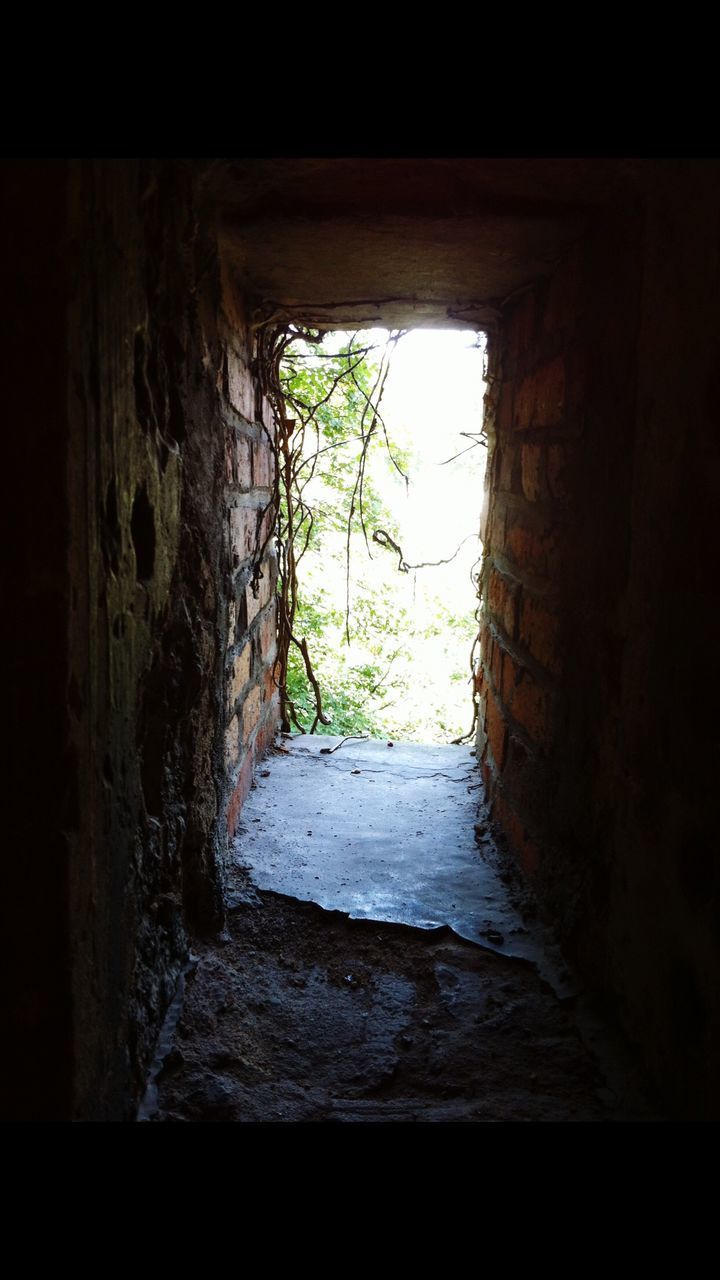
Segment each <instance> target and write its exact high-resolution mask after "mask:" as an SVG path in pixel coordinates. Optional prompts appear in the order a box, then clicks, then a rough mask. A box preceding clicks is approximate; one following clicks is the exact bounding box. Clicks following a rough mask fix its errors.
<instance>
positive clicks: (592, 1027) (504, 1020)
mask: <svg viewBox="0 0 720 1280" xmlns="http://www.w3.org/2000/svg"><path fill="white" fill-rule="evenodd" d="M339 741H340V739H336V738H327V737H314V738H313V737H304V738H303V737H298V738H295V739H293V740H291V741H288V740H287V739H286V740H285V745H284V746H283V747H282V748H280V749H279V750H277V749H276V750H275V751H274V752H272V753H271V754H270V757H269V759H268V760H267V761H266V762H265V763H264V764H263V766H261V768H260V770H259V776H258V779H257V784H256V786H255V787H254V789H253V790H252V792H251V794H250V796H249V797H248V800H247V802H246V805H245V808H244V810H243V814H242V826H241V829H240V834H239V838H238V840H237V842H236V845H235V859H236V865H235V867H234V868H231V870H230V875H229V885H228V888H229V894H228V899H227V908H228V916H227V929H226V930H225V931H224V932H223V933H222V934H220V935H219V936H218V937H217V939H215V940H212V941H210V940H208V941H206V942H204V943H202V944H198V951H197V954H196V955H195V956H194V957H193V958H192V960H191V963H190V964H189V965H188V969H187V972H186V983H185V988H184V991H181V992H179V993H178V997H177V1000H176V1001H175V1004H174V1006H173V1008H172V1009H171V1011H170V1014H169V1016H168V1021H167V1025H166V1028H165V1032H164V1035H163V1037H162V1038H161V1043H160V1045H159V1048H158V1054H157V1056H156V1061H155V1063H154V1066H153V1071H152V1073H151V1079H150V1082H149V1085H148V1091H147V1095H146V1100H145V1103H144V1104H143V1109H142V1112H141V1117H140V1118H141V1119H144V1120H156V1121H161V1122H203V1123H204V1122H207V1121H212V1122H243V1123H247V1122H250V1123H261V1124H264V1123H277V1122H284V1123H288V1122H289V1123H306V1122H313V1123H317V1122H327V1121H342V1122H352V1123H365V1122H373V1123H387V1122H390V1123H405V1122H408V1121H409V1122H413V1123H415V1122H431V1123H447V1122H451V1123H464V1122H468V1121H470V1122H476V1121H517V1120H531V1121H536V1120H537V1121H547V1120H551V1121H556V1120H560V1121H568V1120H570V1121H605V1120H635V1119H648V1118H653V1117H652V1113H651V1112H650V1111H648V1109H647V1106H646V1104H645V1101H644V1099H643V1097H642V1096H641V1092H639V1091H638V1088H637V1081H636V1078H635V1073H634V1067H633V1064H632V1062H631V1061H630V1060H629V1059H628V1058H627V1055H626V1054H625V1051H624V1049H623V1046H622V1045H620V1044H618V1043H617V1041H616V1040H615V1039H614V1038H613V1037H612V1036H610V1037H608V1034H607V1030H606V1028H605V1026H604V1025H603V1023H602V1022H601V1021H600V1020H599V1018H598V1017H597V1016H596V1013H595V1011H594V1010H593V1008H592V1006H591V1005H589V1004H588V1001H587V1000H586V998H585V997H584V996H583V995H582V993H576V992H575V991H573V990H569V988H570V986H571V979H570V977H569V975H568V974H567V973H566V972H565V973H564V972H563V971H562V968H561V961H560V960H559V959H558V957H557V956H556V955H555V953H554V952H553V950H552V947H549V948H548V947H547V946H546V942H547V939H545V937H544V935H543V932H542V930H541V929H540V928H539V926H538V925H537V923H536V922H534V920H533V919H532V917H528V916H527V913H526V916H523V914H522V913H521V911H520V906H521V905H523V902H522V896H521V895H519V893H518V890H517V886H516V883H515V880H514V878H513V875H512V874H510V873H509V871H508V867H507V864H506V861H505V860H504V859H503V858H502V857H501V856H500V854H499V852H498V850H497V849H496V848H495V847H494V845H493V843H492V839H491V837H490V834H489V830H488V825H487V821H486V815H485V813H484V808H483V800H482V788H481V786H480V783H479V778H478V771H477V767H476V765H475V760H474V757H473V756H472V755H471V753H470V751H469V750H468V749H467V748H464V747H434V746H433V747H426V746H415V745H410V746H408V745H400V744H397V745H394V746H390V745H389V744H388V743H386V742H346V743H344V744H343V745H342V746H341V747H339V749H338V750H337V751H332V754H329V751H331V750H332V748H333V747H334V746H335V745H336V744H337V743H338V742H339ZM524 905H527V904H524ZM551 987H552V988H554V989H551Z"/></svg>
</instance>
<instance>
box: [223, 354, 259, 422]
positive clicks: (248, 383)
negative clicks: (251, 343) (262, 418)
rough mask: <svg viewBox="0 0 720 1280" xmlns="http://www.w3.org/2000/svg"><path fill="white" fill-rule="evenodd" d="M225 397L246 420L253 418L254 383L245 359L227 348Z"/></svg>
mask: <svg viewBox="0 0 720 1280" xmlns="http://www.w3.org/2000/svg"><path fill="white" fill-rule="evenodd" d="M227 398H228V400H229V401H230V404H231V405H232V407H233V409H235V410H236V411H237V413H239V414H240V415H241V417H243V418H245V420H246V421H247V422H253V421H254V419H255V383H254V380H253V377H252V375H251V373H250V370H249V369H248V367H247V365H246V364H245V361H244V360H243V359H242V358H241V357H240V356H239V355H238V354H237V352H235V351H233V350H232V348H231V347H229V348H228V350H227Z"/></svg>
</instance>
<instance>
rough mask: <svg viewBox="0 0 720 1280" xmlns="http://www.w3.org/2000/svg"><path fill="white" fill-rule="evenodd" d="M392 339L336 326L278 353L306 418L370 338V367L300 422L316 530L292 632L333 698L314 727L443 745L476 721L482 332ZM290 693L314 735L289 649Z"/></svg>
mask: <svg viewBox="0 0 720 1280" xmlns="http://www.w3.org/2000/svg"><path fill="white" fill-rule="evenodd" d="M389 338H390V342H389V343H388V339H389ZM393 339H394V335H389V334H388V332H387V331H386V330H366V331H361V332H360V333H355V334H348V333H342V332H336V333H331V334H326V335H325V338H324V340H323V342H322V343H321V344H314V345H308V344H306V343H296V344H294V346H293V349H292V356H291V358H288V359H287V360H286V361H285V362H284V365H283V376H284V379H285V382H284V386H285V388H286V389H287V392H288V408H287V414H288V416H289V417H293V418H295V419H297V416H298V414H300V415H301V418H300V421H303V419H304V418H306V417H307V411H306V408H305V407H304V406H307V405H309V404H311V403H313V402H316V401H318V400H320V399H321V398H322V394H323V393H324V392H325V390H326V388H325V382H324V381H323V378H325V380H326V381H327V383H328V387H329V386H330V379H329V378H328V376H327V375H328V370H329V368H330V367H331V366H332V368H333V369H335V367H336V364H337V361H335V360H333V357H335V356H339V355H340V353H342V352H343V351H345V352H347V351H348V350H353V351H355V350H358V351H360V350H363V349H366V348H368V347H371V348H372V350H371V351H370V352H369V353H368V356H367V357H366V360H367V361H368V365H369V367H368V370H367V371H364V370H363V368H362V367H361V368H360V369H358V370H356V371H355V373H354V375H353V378H352V379H351V380H350V381H349V385H348V383H347V382H346V381H345V380H343V381H342V382H341V383H340V384H339V385H338V386H337V388H336V389H335V390H334V391H333V392H332V394H331V396H330V398H329V400H328V402H327V403H326V404H325V405H324V406H323V407H322V408H321V409H319V410H318V412H317V413H316V414H315V415H313V418H312V421H310V422H308V423H305V442H304V445H303V448H304V451H305V453H306V454H307V458H308V464H307V465H308V467H309V468H310V469H312V478H311V479H310V480H309V482H308V484H307V486H306V487H305V489H304V492H303V501H304V503H305V504H306V505H307V507H308V509H310V510H311V511H312V521H313V528H312V531H311V534H310V540H309V543H308V546H307V550H306V552H305V554H304V556H303V559H302V563H301V565H300V567H299V571H298V592H299V608H298V613H297V619H296V624H297V625H296V627H295V631H296V634H297V635H298V637H299V638H302V637H304V638H306V639H307V641H308V646H309V649H310V652H311V654H312V661H313V667H314V669H315V673H316V675H317V678H318V681H319V683H320V685H321V688H322V692H323V706H324V710H325V712H326V713H327V716H328V720H329V723H328V724H326V725H323V724H322V723H319V724H318V725H317V726H316V729H317V731H319V732H324V733H328V734H335V735H337V734H344V733H360V732H365V733H369V734H370V735H371V736H373V737H384V736H388V737H394V738H397V739H398V740H406V741H416V742H428V743H431V742H437V743H442V742H446V743H447V742H450V741H452V740H453V739H457V738H459V737H461V736H467V735H468V732H469V730H470V728H471V723H472V721H473V679H472V663H471V650H472V646H473V641H474V639H475V637H476V634H477V631H478V621H477V617H476V610H477V606H478V600H477V573H478V571H479V567H480V556H481V544H480V540H479V524H480V510H481V506H482V495H483V485H484V471H485V458H486V448H485V439H484V436H483V397H484V392H485V382H484V361H485V338H484V335H482V334H478V333H476V332H472V331H457V330H447V329H445V330H439V331H434V330H429V329H418V330H411V331H409V332H406V333H404V334H403V335H402V336H401V337H400V338H399V339H398V340H396V341H394V340H393ZM388 346H389V347H390V348H391V349H392V351H391V357H390V360H389V366H388V372H387V377H386V380H385V382H384V387H383V394H382V399H381V401H380V403H379V404H378V403H377V392H376V393H375V394H374V395H373V389H374V388H375V387H377V385H378V380H379V379H380V377H381V373H382V362H383V359H384V358H385V355H386V351H387V350H388ZM337 367H338V368H339V367H340V366H339V364H337ZM353 384H354V385H353ZM368 393H369V395H370V398H371V399H372V406H371V409H370V411H369V412H368V413H367V414H366V416H365V418H364V420H363V410H364V408H365V401H364V399H363V394H366V395H367V394H368ZM376 419H377V421H376ZM373 423H374V429H373V432H372V440H371V443H370V447H369V448H367V449H365V443H366V439H367V435H368V433H369V432H370V430H371V428H372V427H373ZM341 441H345V442H346V443H340V442H341ZM363 453H364V454H365V461H364V467H363V474H362V492H363V507H362V512H361V511H360V491H359V488H358V485H357V479H358V470H359V468H360V467H361V464H362V461H363ZM348 522H350V538H349V540H348ZM363 526H364V527H363ZM348 547H349V550H350V567H349V574H348ZM348 636H349V643H348ZM288 688H289V692H290V695H291V697H292V699H293V701H294V704H295V708H296V711H297V713H298V721H299V724H300V725H301V726H302V727H303V728H305V729H307V728H308V727H310V722H311V715H310V713H311V711H312V696H311V691H310V688H309V685H308V682H307V679H306V676H305V670H304V664H303V661H302V656H301V655H300V654H299V653H298V652H297V650H296V651H293V650H292V647H291V652H290V664H289V673H288ZM297 727H298V725H297V724H296V725H295V728H296V729H297Z"/></svg>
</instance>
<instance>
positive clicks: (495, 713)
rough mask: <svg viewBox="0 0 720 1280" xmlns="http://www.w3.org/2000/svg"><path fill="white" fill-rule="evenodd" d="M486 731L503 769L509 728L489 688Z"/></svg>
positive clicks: (498, 763)
mask: <svg viewBox="0 0 720 1280" xmlns="http://www.w3.org/2000/svg"><path fill="white" fill-rule="evenodd" d="M485 732H486V733H487V738H488V743H489V746H490V750H491V751H492V754H493V759H494V761H495V764H496V765H497V767H498V769H502V767H503V765H504V763H505V749H506V746H507V728H506V727H505V721H504V720H503V718H502V714H501V712H500V708H499V706H498V704H497V702H496V701H495V698H494V696H493V694H492V693H491V692H490V690H488V694H487V703H486V709H485Z"/></svg>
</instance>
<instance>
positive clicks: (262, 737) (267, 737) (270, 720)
mask: <svg viewBox="0 0 720 1280" xmlns="http://www.w3.org/2000/svg"><path fill="white" fill-rule="evenodd" d="M278 721H279V703H278V702H277V701H276V702H275V703H274V704H273V703H272V702H268V703H267V704H266V711H265V719H264V721H263V723H262V724H261V726H260V728H259V729H258V732H257V737H256V738H255V747H254V754H255V759H256V760H258V759H259V758H260V756H262V755H263V754H264V753H265V752H266V751H267V749H268V747H269V746H270V744H271V742H273V740H274V738H275V734H276V733H277V731H278Z"/></svg>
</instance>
